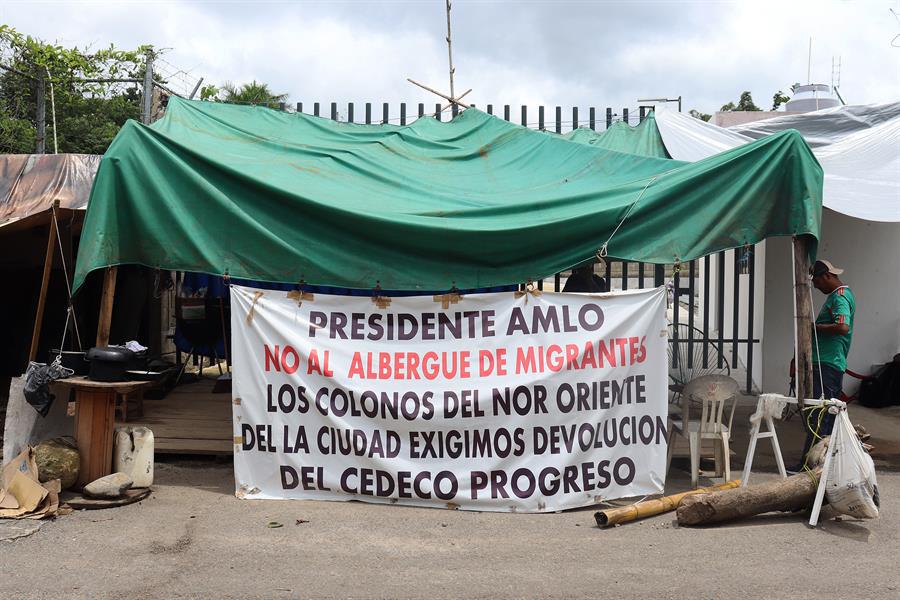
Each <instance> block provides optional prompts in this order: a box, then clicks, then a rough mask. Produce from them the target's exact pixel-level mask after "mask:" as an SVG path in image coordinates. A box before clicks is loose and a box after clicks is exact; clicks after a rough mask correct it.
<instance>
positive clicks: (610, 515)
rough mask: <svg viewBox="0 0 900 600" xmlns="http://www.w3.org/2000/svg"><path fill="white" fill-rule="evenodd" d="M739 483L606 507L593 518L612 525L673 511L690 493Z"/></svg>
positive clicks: (732, 482)
mask: <svg viewBox="0 0 900 600" xmlns="http://www.w3.org/2000/svg"><path fill="white" fill-rule="evenodd" d="M740 485H741V480H740V479H736V480H734V481H728V482H725V483H719V484H717V485H713V486H710V487H706V488H701V489H699V490H688V491H687V492H681V493H680V494H672V495H671V496H664V497H662V498H656V499H654V500H646V501H644V502H637V503H635V504H630V505H628V506H623V507H621V508H608V509H606V510H601V511H599V512H596V513H594V519H595V520H596V521H597V526H598V527H612V526H613V525H619V524H621V523H628V522H630V521H637V520H638V519H643V518H646V517H652V516H655V515H659V514H662V513H664V512H670V511H673V510H675V509H676V508H678V504H679V503H680V502H681V500H682V499H683V498H684V497H686V496H690V495H692V494H703V493H707V492H715V491H720V490H730V489H732V488H736V487H738V486H740Z"/></svg>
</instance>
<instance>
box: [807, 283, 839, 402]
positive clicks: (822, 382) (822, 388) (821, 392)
mask: <svg viewBox="0 0 900 600" xmlns="http://www.w3.org/2000/svg"><path fill="white" fill-rule="evenodd" d="M809 305H810V306H812V305H813V301H812V286H809ZM813 339H814V340H815V341H816V356H819V332H818V331H817V330H816V322H815V321H813ZM839 394H840V392H839ZM819 398H820V399H823V398H825V378H824V377H822V365H821V363H820V364H819ZM838 400H840V398H838Z"/></svg>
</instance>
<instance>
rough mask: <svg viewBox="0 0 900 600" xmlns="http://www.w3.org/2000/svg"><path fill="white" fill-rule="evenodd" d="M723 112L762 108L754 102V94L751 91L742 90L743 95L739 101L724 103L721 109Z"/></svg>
mask: <svg viewBox="0 0 900 600" xmlns="http://www.w3.org/2000/svg"><path fill="white" fill-rule="evenodd" d="M720 110H721V111H722V112H730V111H737V110H747V111H749V110H762V109H761V108H760V107H758V106H757V105H756V104H754V103H753V96H752V95H751V94H750V92H742V93H741V97H740V98H739V99H738V103H737V104H735V103H734V102H729V103H728V104H724V105H722V108H721V109H720Z"/></svg>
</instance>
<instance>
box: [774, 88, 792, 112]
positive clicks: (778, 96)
mask: <svg viewBox="0 0 900 600" xmlns="http://www.w3.org/2000/svg"><path fill="white" fill-rule="evenodd" d="M790 99H791V97H790V96H786V95H784V93H782V91H781V90H778V91H777V92H775V95H774V96H772V110H778V107H779V106H781V105H782V104H784V103H785V102H787V101H788V100H790Z"/></svg>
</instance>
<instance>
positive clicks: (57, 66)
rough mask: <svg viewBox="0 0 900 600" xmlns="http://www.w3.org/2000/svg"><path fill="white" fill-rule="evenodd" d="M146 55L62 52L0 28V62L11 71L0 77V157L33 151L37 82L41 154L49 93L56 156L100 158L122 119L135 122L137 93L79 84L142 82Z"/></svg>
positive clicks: (131, 87) (129, 87) (124, 87)
mask: <svg viewBox="0 0 900 600" xmlns="http://www.w3.org/2000/svg"><path fill="white" fill-rule="evenodd" d="M147 50H149V47H140V48H137V49H135V50H131V51H124V50H119V49H117V48H115V47H114V46H109V47H108V48H104V49H101V50H97V51H88V49H79V48H77V47H76V48H65V47H63V46H59V45H55V44H50V43H46V42H43V41H41V40H38V39H35V38H32V37H31V36H27V35H23V34H21V33H19V32H18V31H16V30H15V29H13V28H11V27H9V26H6V25H2V26H0V57H2V62H3V64H4V65H6V66H7V67H10V68H11V69H13V70H4V71H3V72H2V73H0V152H11V153H32V152H34V151H35V143H36V138H37V122H36V114H35V113H36V107H37V100H38V90H39V88H38V83H37V82H38V80H43V81H44V82H45V85H44V93H45V97H44V100H45V104H46V123H47V140H46V143H45V146H46V148H47V149H48V150H50V151H52V149H53V142H52V139H53V122H52V105H51V88H52V95H53V99H54V104H55V106H56V137H57V140H58V149H59V152H75V153H87V154H102V153H103V152H104V151H105V150H106V148H107V146H109V143H110V142H111V141H112V139H113V138H114V137H115V135H116V133H118V131H119V129H120V128H121V126H122V125H124V123H125V121H126V120H127V119H136V118H139V117H140V90H139V89H137V85H138V84H134V83H131V84H121V83H111V82H97V81H85V80H103V79H117V78H127V79H142V78H143V76H144V70H145V51H147ZM51 84H52V85H51Z"/></svg>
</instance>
